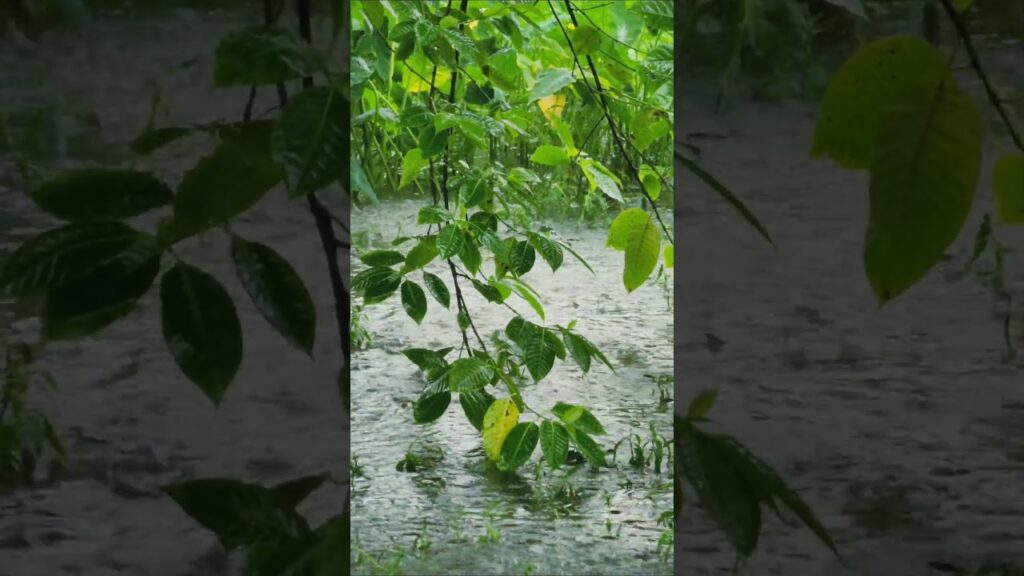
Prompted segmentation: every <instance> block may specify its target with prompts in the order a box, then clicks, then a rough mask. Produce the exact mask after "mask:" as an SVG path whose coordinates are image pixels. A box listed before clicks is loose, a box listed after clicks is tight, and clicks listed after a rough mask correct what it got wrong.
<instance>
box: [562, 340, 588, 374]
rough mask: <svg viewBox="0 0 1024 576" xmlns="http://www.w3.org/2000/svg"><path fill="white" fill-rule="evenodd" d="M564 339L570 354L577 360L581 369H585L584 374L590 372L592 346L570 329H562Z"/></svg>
mask: <svg viewBox="0 0 1024 576" xmlns="http://www.w3.org/2000/svg"><path fill="white" fill-rule="evenodd" d="M562 341H564V342H565V347H566V349H568V350H569V354H570V355H571V356H572V359H573V360H575V361H576V364H578V365H579V367H580V370H583V373H584V374H585V373H587V372H589V371H590V348H589V347H588V346H587V343H586V342H585V341H584V340H583V339H582V338H580V337H579V336H577V335H575V334H573V333H572V332H570V331H568V330H562Z"/></svg>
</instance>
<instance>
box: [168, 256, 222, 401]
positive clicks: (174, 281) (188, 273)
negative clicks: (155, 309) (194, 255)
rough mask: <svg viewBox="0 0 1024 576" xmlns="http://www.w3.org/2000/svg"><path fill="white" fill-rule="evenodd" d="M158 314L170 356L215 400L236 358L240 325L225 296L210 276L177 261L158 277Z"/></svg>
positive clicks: (220, 398) (218, 398)
mask: <svg viewBox="0 0 1024 576" xmlns="http://www.w3.org/2000/svg"><path fill="white" fill-rule="evenodd" d="M160 315H161V323H162V325H163V335H164V342H166V343H167V348H168V350H170V352H171V356H172V357H173V358H174V362H175V363H176V364H177V365H178V368H180V369H181V371H182V372H184V373H185V375H186V376H188V378H189V380H191V381H192V382H193V383H195V384H196V385H197V386H199V388H200V389H201V390H202V391H203V393H205V394H206V396H207V397H209V398H210V400H212V401H213V403H214V404H218V405H219V404H220V402H221V400H222V399H223V397H224V392H225V391H227V388H228V386H229V385H230V384H231V380H232V379H233V378H234V377H235V373H237V372H238V366H239V365H240V364H241V362H242V327H241V324H240V323H239V321H238V314H237V313H236V312H235V304H234V302H232V301H231V296H229V295H228V293H227V291H226V290H224V288H223V287H222V286H221V285H220V283H219V282H217V280H216V279H215V278H214V277H213V276H210V275H209V274H207V273H205V272H203V271H202V270H199V269H198V268H195V267H193V266H191V265H189V264H185V263H184V262H178V263H177V264H175V265H174V267H173V268H171V269H170V270H168V271H167V272H166V273H164V276H163V279H162V280H161V282H160Z"/></svg>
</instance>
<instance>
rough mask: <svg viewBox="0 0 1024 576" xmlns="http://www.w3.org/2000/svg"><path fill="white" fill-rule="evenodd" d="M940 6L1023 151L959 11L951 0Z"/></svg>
mask: <svg viewBox="0 0 1024 576" xmlns="http://www.w3.org/2000/svg"><path fill="white" fill-rule="evenodd" d="M941 2H942V7H943V8H944V9H945V10H946V14H947V15H948V16H949V19H950V20H951V21H952V22H953V27H954V28H956V34H957V36H959V37H960V41H961V42H963V45H964V48H966V49H967V57H968V58H970V60H971V67H973V68H974V71H975V73H977V75H978V78H979V79H981V83H982V84H983V85H984V86H985V93H986V94H987V95H988V99H989V102H991V103H992V106H993V107H994V108H995V109H996V112H998V113H999V117H1000V118H1001V119H1002V121H1003V125H1005V126H1006V129H1007V131H1009V133H1010V138H1011V139H1012V140H1013V143H1014V145H1015V146H1017V149H1018V150H1020V151H1021V152H1024V140H1021V137H1020V134H1019V133H1018V132H1017V129H1016V128H1015V127H1014V125H1013V123H1012V122H1011V121H1010V116H1009V114H1007V112H1006V108H1005V107H1003V103H1002V101H1001V100H1000V99H999V95H998V94H996V91H995V88H994V87H993V86H992V82H991V81H990V80H989V78H988V74H986V73H985V70H984V68H982V66H981V59H980V58H978V52H977V51H976V50H975V49H974V43H973V42H972V41H971V35H970V33H969V32H968V31H967V26H966V25H965V24H964V20H963V18H961V17H960V13H959V12H957V11H956V7H954V6H953V2H952V1H951V0H941Z"/></svg>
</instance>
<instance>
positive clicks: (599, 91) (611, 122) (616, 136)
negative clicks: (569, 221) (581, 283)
mask: <svg viewBox="0 0 1024 576" xmlns="http://www.w3.org/2000/svg"><path fill="white" fill-rule="evenodd" d="M548 8H550V9H551V14H552V16H554V18H555V22H557V23H558V27H559V28H560V29H561V30H562V35H563V36H565V41H566V43H567V44H568V45H569V50H570V51H571V52H572V58H573V61H574V62H575V64H576V67H577V68H579V71H580V76H581V77H582V80H583V84H584V85H585V86H586V87H587V88H588V89H589V90H590V91H591V92H592V93H594V94H595V95H596V96H597V98H598V101H599V102H600V104H601V112H602V113H604V117H605V120H606V121H607V122H608V128H609V129H610V130H611V132H612V140H614V141H615V145H616V146H617V147H618V149H619V153H620V154H622V158H623V160H625V162H626V166H627V167H628V168H629V172H630V174H631V175H632V176H633V178H634V179H635V180H636V182H637V183H638V184H639V185H640V192H641V194H643V195H644V198H646V199H647V201H648V202H650V204H651V210H652V211H653V212H654V216H655V218H657V220H658V224H660V225H661V230H662V231H663V232H664V233H665V238H666V239H667V240H668V242H669V244H675V242H674V240H673V238H672V233H671V232H669V229H668V227H667V226H666V225H665V221H664V220H662V218H661V212H660V211H659V210H658V204H657V203H656V202H655V201H654V199H653V198H651V195H650V194H648V193H647V188H645V187H644V183H643V179H641V178H640V171H639V170H637V168H636V166H635V165H634V164H633V160H632V158H630V156H629V153H628V152H627V151H626V146H625V144H623V137H622V135H621V134H620V133H619V129H618V128H617V127H616V125H615V119H614V118H612V114H611V109H610V108H609V106H608V100H607V99H606V98H605V94H604V88H603V87H602V86H601V76H600V75H599V74H598V73H597V66H596V65H595V64H594V59H593V58H591V57H590V55H589V54H588V55H587V56H586V59H587V65H588V67H589V68H590V74H591V75H592V76H593V77H594V85H595V86H596V89H595V88H594V87H592V86H591V85H590V83H589V82H588V81H587V75H586V72H584V70H583V64H582V63H581V62H580V57H579V54H577V52H576V46H575V45H574V44H573V41H572V38H570V37H569V32H568V31H567V30H566V29H565V26H563V25H562V19H561V18H559V17H558V11H556V10H555V6H554V4H552V3H551V0H548ZM565 8H566V10H567V11H568V12H569V18H570V19H571V20H572V24H573V26H579V23H578V22H577V20H576V14H575V12H574V11H573V8H572V4H571V3H570V2H569V0H565Z"/></svg>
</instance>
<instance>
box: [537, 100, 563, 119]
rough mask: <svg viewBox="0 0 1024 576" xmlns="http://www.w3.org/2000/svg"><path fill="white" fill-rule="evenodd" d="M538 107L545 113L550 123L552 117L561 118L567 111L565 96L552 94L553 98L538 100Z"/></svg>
mask: <svg viewBox="0 0 1024 576" xmlns="http://www.w3.org/2000/svg"><path fill="white" fill-rule="evenodd" d="M537 106H540V111H541V112H543V113H544V117H545V118H547V119H548V121H549V122H550V121H551V117H552V116H557V117H559V118H561V117H562V112H563V111H565V95H564V94H552V95H551V96H545V97H544V98H541V99H540V100H537Z"/></svg>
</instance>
